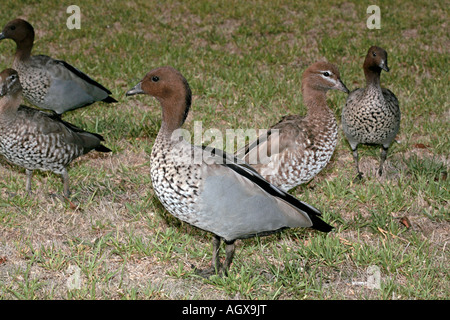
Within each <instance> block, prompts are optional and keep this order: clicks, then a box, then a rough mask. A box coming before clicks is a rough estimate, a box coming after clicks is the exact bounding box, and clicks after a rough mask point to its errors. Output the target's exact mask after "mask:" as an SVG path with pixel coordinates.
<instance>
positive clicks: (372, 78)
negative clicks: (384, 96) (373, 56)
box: [364, 65, 381, 88]
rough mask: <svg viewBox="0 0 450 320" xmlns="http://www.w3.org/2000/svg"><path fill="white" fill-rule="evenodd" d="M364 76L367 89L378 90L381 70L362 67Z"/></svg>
mask: <svg viewBox="0 0 450 320" xmlns="http://www.w3.org/2000/svg"><path fill="white" fill-rule="evenodd" d="M364 75H365V77H366V86H367V87H374V88H380V75H381V68H379V67H371V66H367V65H364Z"/></svg>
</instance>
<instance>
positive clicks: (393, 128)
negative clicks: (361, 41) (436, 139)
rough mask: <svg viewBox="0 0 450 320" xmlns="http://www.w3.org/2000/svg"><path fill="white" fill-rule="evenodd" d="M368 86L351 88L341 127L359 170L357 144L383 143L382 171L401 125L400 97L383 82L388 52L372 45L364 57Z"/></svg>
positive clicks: (386, 68) (359, 176) (387, 69)
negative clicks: (381, 77)
mask: <svg viewBox="0 0 450 320" xmlns="http://www.w3.org/2000/svg"><path fill="white" fill-rule="evenodd" d="M363 69H364V74H365V76H366V84H367V85H366V87H365V88H360V89H355V90H354V91H352V92H351V93H350V94H349V96H348V98H347V102H346V104H345V107H344V109H343V110H342V129H343V131H344V134H345V136H346V138H347V140H348V142H349V144H350V147H351V148H352V151H353V157H354V161H355V165H356V170H357V173H358V178H361V176H362V173H361V172H360V171H359V162H358V150H357V149H358V145H359V144H361V143H363V144H376V145H381V146H382V151H381V161H380V167H379V169H378V173H379V175H381V174H382V170H383V163H384V161H385V159H386V155H387V151H388V148H389V146H390V145H391V143H392V142H393V140H394V139H395V136H396V135H397V133H398V131H399V128H400V117H401V115H400V108H399V103H398V100H397V97H396V96H395V95H394V93H392V92H391V91H390V90H389V89H386V88H382V87H381V86H380V74H381V70H385V71H389V67H388V63H387V53H386V51H385V50H384V49H382V48H379V47H376V46H372V47H371V48H370V49H369V51H368V53H367V55H366V58H365V60H364V65H363Z"/></svg>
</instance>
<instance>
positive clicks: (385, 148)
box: [378, 145, 389, 176]
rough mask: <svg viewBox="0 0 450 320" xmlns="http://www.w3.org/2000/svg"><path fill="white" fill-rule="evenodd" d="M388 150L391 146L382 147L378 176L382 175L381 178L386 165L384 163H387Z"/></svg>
mask: <svg viewBox="0 0 450 320" xmlns="http://www.w3.org/2000/svg"><path fill="white" fill-rule="evenodd" d="M388 149H389V145H387V146H385V145H382V146H381V160H380V168H379V169H378V175H380V176H381V175H382V174H383V164H384V161H386V157H387V153H388Z"/></svg>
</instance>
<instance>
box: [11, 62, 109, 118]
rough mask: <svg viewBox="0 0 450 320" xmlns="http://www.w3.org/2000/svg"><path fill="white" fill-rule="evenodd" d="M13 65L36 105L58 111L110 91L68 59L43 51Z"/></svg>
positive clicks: (103, 95) (27, 93)
mask: <svg viewBox="0 0 450 320" xmlns="http://www.w3.org/2000/svg"><path fill="white" fill-rule="evenodd" d="M14 68H15V69H16V70H17V71H18V73H19V76H20V81H21V84H22V87H23V94H24V96H25V97H26V98H27V99H28V100H29V101H30V102H31V103H32V104H34V105H36V106H37V107H39V108H42V109H47V110H53V111H55V112H56V113H59V114H61V113H64V112H66V111H69V110H74V109H77V108H81V107H84V106H87V105H90V104H92V103H94V102H95V101H100V100H104V99H108V96H109V94H111V92H110V91H109V90H108V89H106V88H105V87H103V86H102V85H100V84H99V83H97V82H96V81H94V80H93V79H91V78H90V77H89V76H87V75H86V74H84V73H83V72H81V71H80V70H78V69H76V68H75V67H73V66H71V65H70V64H68V63H67V62H65V61H62V60H55V59H52V58H51V57H48V56H45V55H36V56H31V57H30V59H29V60H28V61H26V62H21V61H18V62H16V61H15V63H14ZM111 99H112V98H111ZM112 100H114V99H112ZM111 102H113V101H111Z"/></svg>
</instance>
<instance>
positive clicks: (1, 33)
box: [0, 32, 6, 40]
mask: <svg viewBox="0 0 450 320" xmlns="http://www.w3.org/2000/svg"><path fill="white" fill-rule="evenodd" d="M3 39H6V37H5V35H4V34H3V32H0V40H3Z"/></svg>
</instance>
